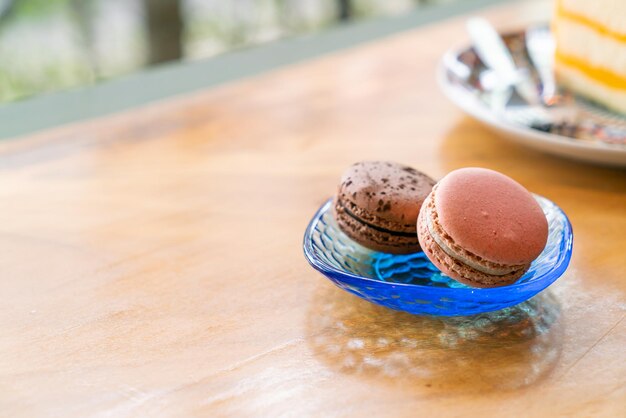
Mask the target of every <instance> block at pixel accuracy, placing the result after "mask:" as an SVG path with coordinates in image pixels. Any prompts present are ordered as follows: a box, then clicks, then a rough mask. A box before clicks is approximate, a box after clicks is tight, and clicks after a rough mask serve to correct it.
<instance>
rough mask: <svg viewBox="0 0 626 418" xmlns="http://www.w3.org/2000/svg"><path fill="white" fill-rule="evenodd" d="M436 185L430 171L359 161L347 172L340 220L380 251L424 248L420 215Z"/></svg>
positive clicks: (342, 225)
mask: <svg viewBox="0 0 626 418" xmlns="http://www.w3.org/2000/svg"><path fill="white" fill-rule="evenodd" d="M434 184H435V181H434V180H433V179H431V178H430V177H428V176H427V175H426V174H424V173H421V172H419V171H417V170H415V169H414V168H412V167H408V166H405V165H401V164H397V163H393V162H388V161H365V162H359V163H356V164H354V165H352V166H351V167H350V168H348V170H347V171H346V172H345V173H344V175H343V176H342V178H341V183H340V185H339V188H338V190H337V195H336V197H335V202H334V209H335V218H336V220H337V224H338V225H339V227H340V228H341V230H342V231H344V232H345V233H346V234H347V235H348V236H349V237H350V238H352V239H353V240H355V241H356V242H358V243H359V244H361V245H363V246H365V247H367V248H370V249H373V250H376V251H382V252H388V253H394V254H407V253H412V252H417V251H420V246H419V241H418V239H417V229H416V220H417V216H418V214H419V210H420V207H421V206H422V203H423V202H424V199H425V198H426V196H428V194H429V193H430V191H431V189H432V186H433V185H434Z"/></svg>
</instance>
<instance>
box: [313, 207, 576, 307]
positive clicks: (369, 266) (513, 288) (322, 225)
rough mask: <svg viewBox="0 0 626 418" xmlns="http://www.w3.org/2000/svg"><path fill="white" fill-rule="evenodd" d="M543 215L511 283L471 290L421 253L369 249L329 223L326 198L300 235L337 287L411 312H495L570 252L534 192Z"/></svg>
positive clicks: (539, 285)
mask: <svg viewBox="0 0 626 418" xmlns="http://www.w3.org/2000/svg"><path fill="white" fill-rule="evenodd" d="M535 198H536V199H537V201H538V202H539V204H540V205H541V208H542V209H543V211H544V213H545V214H546V217H547V219H548V227H549V235H548V243H547V245H546V248H545V249H544V250H543V252H542V253H541V255H540V256H539V257H538V258H537V259H536V260H535V261H534V262H533V263H532V264H531V266H530V269H529V270H528V271H527V272H526V274H525V275H524V276H523V277H521V278H520V279H519V280H518V281H517V282H516V283H514V284H512V285H509V286H503V287H496V288H490V289H476V288H472V287H469V286H466V285H464V284H461V283H459V282H457V281H455V280H452V279H451V278H449V277H448V276H445V275H444V274H443V273H441V272H440V271H439V270H438V269H437V268H436V267H435V266H434V265H433V264H432V263H431V262H430V261H429V260H428V258H427V257H426V256H425V255H424V253H422V252H420V253H414V254H408V255H392V254H386V253H380V252H375V251H371V250H369V249H367V248H365V247H363V246H361V245H359V244H357V243H356V242H354V241H352V240H351V239H350V238H348V236H347V235H345V234H344V233H343V232H342V231H341V230H340V229H339V228H338V227H337V224H336V223H335V220H334V218H333V214H332V199H330V200H328V201H327V202H326V203H324V205H322V207H321V208H320V209H319V210H318V211H317V213H316V214H315V216H313V219H312V220H311V222H310V223H309V226H308V227H307V229H306V232H305V234H304V244H303V245H304V255H305V257H306V258H307V260H308V261H309V263H310V264H311V265H312V266H313V267H314V268H315V269H316V270H318V271H320V272H321V273H322V274H324V275H325V276H326V277H328V278H329V279H330V280H332V281H333V282H334V283H335V284H336V285H337V286H339V287H340V288H342V289H344V290H346V291H348V292H351V293H354V294H355V295H357V296H359V297H361V298H363V299H366V300H368V301H370V302H372V303H376V304H378V305H382V306H386V307H388V308H391V309H396V310H400V311H406V312H409V313H413V314H427V315H443V316H458V315H472V314H477V313H481V312H488V311H495V310H498V309H502V308H506V307H507V306H512V305H516V304H518V303H521V302H523V301H525V300H527V299H530V298H531V297H533V296H534V295H536V294H537V293H539V292H541V291H542V290H543V289H545V288H546V287H548V286H550V285H551V284H552V283H553V282H554V281H555V280H556V279H558V278H559V277H560V276H561V275H562V274H563V272H565V269H567V266H568V264H569V261H570V258H571V256H572V244H573V240H574V235H573V233H572V226H571V224H570V222H569V219H567V216H566V215H565V213H563V211H562V210H561V209H560V208H559V207H558V206H557V205H555V204H554V203H552V202H551V201H549V200H548V199H546V198H543V197H540V196H535Z"/></svg>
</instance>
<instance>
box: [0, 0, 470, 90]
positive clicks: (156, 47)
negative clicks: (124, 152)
mask: <svg viewBox="0 0 626 418" xmlns="http://www.w3.org/2000/svg"><path fill="white" fill-rule="evenodd" d="M454 1H462V0H221V1H220V0H0V102H9V101H13V100H18V99H22V98H25V97H29V96H32V95H37V94H41V93H45V92H50V91H55V90H59V89H66V88H71V87H76V86H81V85H86V84H91V83H94V82H96V81H98V80H102V79H107V78H111V77H116V76H119V75H123V74H126V73H129V72H132V71H136V70H138V69H140V68H144V67H147V66H150V65H157V64H159V63H163V62H168V61H175V60H195V59H201V58H207V57H210V56H214V55H217V54H221V53H224V52H227V51H229V50H233V49H240V48H246V47H251V46H254V45H259V44H262V43H265V42H271V41H274V40H276V39H280V38H285V37H290V36H295V35H301V34H305V33H310V32H315V31H320V30H324V29H326V28H329V27H332V26H335V25H340V24H344V23H346V22H350V21H354V20H362V19H368V18H372V17H376V16H389V15H398V14H402V13H406V12H408V11H412V10H414V9H415V8H425V7H430V6H431V5H433V4H435V3H439V4H440V3H451V2H454Z"/></svg>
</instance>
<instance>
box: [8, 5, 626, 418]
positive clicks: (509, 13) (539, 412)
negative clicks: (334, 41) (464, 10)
mask: <svg viewBox="0 0 626 418" xmlns="http://www.w3.org/2000/svg"><path fill="white" fill-rule="evenodd" d="M548 9H549V3H546V2H532V3H527V2H523V3H514V4H509V5H505V6H501V7H497V8H492V9H489V10H487V11H485V15H486V16H487V17H488V18H490V19H492V21H494V22H497V23H498V24H499V26H501V27H506V28H515V27H520V26H521V25H523V24H526V23H528V22H531V21H532V22H534V21H538V20H541V19H543V18H545V16H546V14H547V11H548ZM463 22H464V18H458V19H453V20H448V21H445V22H442V23H438V24H434V25H430V26H428V27H425V28H421V29H418V30H415V31H411V32H407V33H404V34H401V35H398V36H394V37H390V38H387V39H381V40H380V41H379V42H375V43H370V44H367V45H363V46H360V47H357V48H353V49H350V50H346V51H343V52H340V53H336V54H333V55H329V56H326V57H323V58H321V59H317V60H314V61H310V62H306V63H303V64H300V65H296V66H291V67H288V68H284V69H281V70H279V71H274V72H271V73H268V74H265V75H261V76H257V77H254V78H250V79H246V80H242V81H240V82H237V83H233V84H230V85H226V86H222V87H220V88H215V89H212V90H210V91H205V92H200V93H198V94H197V95H194V96H192V97H183V98H180V99H176V100H170V101H168V102H166V103H162V104H159V105H155V106H151V107H148V108H144V109H140V110H136V111H132V112H126V113H124V114H122V115H118V116H115V117H109V118H106V119H102V120H98V121H94V122H89V123H84V124H80V125H74V126H69V127H65V128H61V129H57V130H55V131H50V132H47V133H44V134H40V135H37V136H32V137H29V138H22V139H19V140H12V141H5V142H3V143H0V201H1V202H2V204H1V205H0V220H1V221H2V222H1V223H0V266H1V268H2V272H1V278H0V295H2V300H3V303H2V305H1V306H0V329H1V330H2V331H1V332H0V415H1V416H6V417H56V416H62V417H86V416H89V417H126V416H137V417H146V416H163V417H174V416H185V417H188V416H213V417H216V416H393V417H400V416H418V415H419V416H422V415H429V416H468V415H474V416H511V417H519V416H546V417H556V416H563V417H573V416H580V417H589V416H606V417H616V416H620V415H622V414H623V413H624V405H626V357H625V350H624V347H626V321H625V320H624V317H625V313H626V298H625V296H624V295H625V291H626V257H625V256H624V250H625V249H626V174H625V172H624V171H618V170H613V169H606V168H598V167H593V166H588V165H582V164H578V163H574V162H570V161H567V160H562V159H557V158H554V157H550V156H547V155H543V154H540V153H537V152H534V151H532V150H528V149H526V148H522V147H520V146H517V145H513V144H510V143H508V142H506V141H504V140H502V139H501V138H498V137H497V136H495V135H494V134H492V133H490V132H489V131H487V130H486V129H485V128H483V127H482V126H480V125H478V124H477V123H475V122H473V121H472V120H470V119H468V118H466V117H464V116H463V115H462V114H461V113H460V112H459V111H457V110H456V109H455V108H454V107H453V106H452V105H451V104H450V103H449V102H448V101H446V100H445V98H444V97H443V96H442V94H441V93H440V92H439V91H438V89H437V86H436V84H435V81H434V68H435V66H436V63H437V61H438V59H439V57H440V56H441V54H442V52H443V51H444V50H445V49H446V48H448V47H449V46H452V45H460V44H462V43H464V42H466V36H465V33H464V26H463ZM362 159H389V160H396V161H399V162H403V163H406V164H410V165H413V166H415V167H419V168H421V169H422V170H423V171H425V172H427V173H429V174H430V175H432V176H434V177H441V176H443V175H444V174H445V173H446V172H448V171H450V170H453V169H455V168H458V167H463V166H483V167H489V168H492V169H496V170H499V171H502V172H504V173H505V174H507V175H510V176H512V177H514V178H515V179H517V180H518V181H520V182H521V183H522V184H524V185H525V186H526V187H528V188H529V189H531V190H532V191H534V192H535V193H538V194H541V195H544V196H546V197H548V198H550V199H552V200H553V201H555V202H557V203H558V204H559V205H560V206H561V207H562V208H563V209H564V210H565V211H566V213H567V214H568V215H569V216H570V219H571V221H572V224H573V226H574V231H575V244H574V247H575V248H574V256H573V259H572V264H571V267H570V268H569V270H568V271H567V272H566V274H565V275H564V276H563V277H562V278H561V279H560V280H559V282H557V284H555V285H554V286H553V289H552V290H550V291H548V292H545V293H544V294H542V295H541V296H540V297H538V299H536V300H535V301H533V302H532V303H530V304H525V305H522V306H521V307H518V308H516V309H514V310H513V311H512V313H511V314H510V315H507V316H490V317H488V318H486V319H483V320H476V319H448V320H443V319H433V318H427V317H414V316H410V315H405V314H402V313H397V312H393V311H389V310H386V309H383V308H379V307H376V306H373V305H370V304H369V303H367V302H364V301H361V300H359V299H357V298H355V297H353V296H351V295H348V294H345V293H344V292H342V291H341V290H339V289H337V288H335V287H334V286H333V285H331V284H330V283H329V282H328V281H326V280H325V279H324V278H323V277H322V276H321V275H320V274H318V273H317V272H315V271H314V270H313V269H311V268H310V267H309V266H308V265H307V263H306V261H305V259H304V257H303V255H302V247H301V239H302V234H303V232H304V228H305V226H306V224H307V222H308V220H309V218H310V217H311V216H312V214H313V213H314V212H315V210H316V209H317V207H318V206H319V205H320V204H321V203H322V202H324V200H325V199H326V198H327V197H328V196H329V195H331V194H332V193H333V191H334V189H335V187H336V184H337V182H338V180H339V176H340V175H341V173H342V171H343V170H344V169H345V167H347V166H348V165H349V164H351V163H352V162H354V161H358V160H362Z"/></svg>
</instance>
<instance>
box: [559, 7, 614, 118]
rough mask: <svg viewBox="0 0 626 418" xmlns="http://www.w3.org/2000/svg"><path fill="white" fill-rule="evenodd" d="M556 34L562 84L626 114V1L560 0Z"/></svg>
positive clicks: (560, 81)
mask: <svg viewBox="0 0 626 418" xmlns="http://www.w3.org/2000/svg"><path fill="white" fill-rule="evenodd" d="M556 5H557V8H556V16H555V19H554V21H553V25H552V26H553V32H554V38H555V42H556V56H555V70H556V73H557V77H558V80H559V83H561V84H563V85H565V86H566V87H568V88H569V89H571V90H572V91H575V92H577V93H579V94H581V95H583V96H586V97H589V98H590V99H593V100H595V101H597V102H600V103H602V104H604V105H606V106H607V107H609V108H611V109H614V110H616V111H619V112H622V113H626V14H625V13H620V14H618V15H617V17H620V16H621V18H619V19H616V18H615V17H616V16H615V14H616V13H618V12H620V11H622V12H626V0H622V1H621V2H615V1H613V0H595V1H585V2H582V1H578V0H557V3H556Z"/></svg>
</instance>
